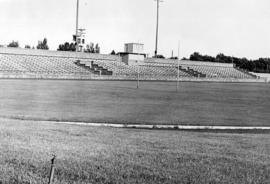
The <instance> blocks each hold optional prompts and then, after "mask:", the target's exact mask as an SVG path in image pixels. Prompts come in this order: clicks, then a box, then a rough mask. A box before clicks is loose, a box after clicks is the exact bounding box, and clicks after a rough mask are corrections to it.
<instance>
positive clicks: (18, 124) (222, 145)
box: [0, 119, 270, 184]
mask: <svg viewBox="0 0 270 184" xmlns="http://www.w3.org/2000/svg"><path fill="white" fill-rule="evenodd" d="M0 125H1V126H0V140H1V141H0V183H8V184H17V183H25V184H27V183H29V184H30V183H31V184H40V183H47V182H48V177H49V171H50V159H51V158H52V156H51V155H52V154H55V155H56V156H57V158H56V163H55V168H56V170H55V180H54V183H55V184H60V183H61V184H68V183H78V184H80V183H108V184H109V183H110V184H113V183H149V184H151V183H152V184H158V183H168V184H169V183H170V184H172V183H175V184H181V183H186V184H190V183H194V184H206V183H211V184H215V183H216V184H220V183H226V184H227V183H235V184H236V183H237V184H269V183H270V141H269V139H270V135H269V134H228V133H206V132H184V131H169V130H136V129H115V128H105V127H84V126H71V125H64V124H54V123H50V122H47V123H40V122H36V121H29V120H28V121H22V120H4V119H0Z"/></svg>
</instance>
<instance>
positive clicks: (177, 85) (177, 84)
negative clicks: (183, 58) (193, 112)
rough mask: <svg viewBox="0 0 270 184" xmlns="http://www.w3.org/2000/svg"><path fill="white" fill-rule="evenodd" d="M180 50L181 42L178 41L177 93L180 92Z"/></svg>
mask: <svg viewBox="0 0 270 184" xmlns="http://www.w3.org/2000/svg"><path fill="white" fill-rule="evenodd" d="M179 49H180V42H179V41H178V53H177V57H178V58H177V82H176V91H178V90H179V72H180V71H179V59H180V58H179Z"/></svg>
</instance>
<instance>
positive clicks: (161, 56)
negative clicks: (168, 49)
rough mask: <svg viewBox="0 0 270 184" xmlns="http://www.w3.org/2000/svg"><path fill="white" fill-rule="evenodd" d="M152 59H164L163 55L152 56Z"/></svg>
mask: <svg viewBox="0 0 270 184" xmlns="http://www.w3.org/2000/svg"><path fill="white" fill-rule="evenodd" d="M153 58H159V59H165V57H164V56H163V55H156V56H153Z"/></svg>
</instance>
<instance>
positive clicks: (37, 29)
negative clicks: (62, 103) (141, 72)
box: [0, 0, 270, 58]
mask: <svg viewBox="0 0 270 184" xmlns="http://www.w3.org/2000/svg"><path fill="white" fill-rule="evenodd" d="M80 7H81V8H80V21H79V25H80V26H79V27H80V28H85V29H86V30H87V41H88V42H94V43H97V42H98V43H99V44H100V47H101V52H102V53H109V52H111V50H112V49H114V50H116V51H123V45H124V43H127V42H141V43H144V44H145V52H146V53H149V54H151V55H152V54H154V49H155V48H154V46H155V24H156V5H155V1H153V0H80ZM75 8H76V0H0V25H1V26H0V44H8V43H9V42H10V41H12V40H15V41H17V40H18V41H19V43H20V45H21V46H22V47H24V45H25V44H29V45H35V46H36V45H37V42H38V40H42V39H43V38H44V37H46V38H47V39H48V44H49V47H50V49H52V50H55V49H57V47H58V45H59V44H60V43H63V42H65V41H72V40H71V39H72V36H71V35H72V34H74V32H75V15H76V9H75ZM178 40H179V41H180V56H181V57H188V56H189V55H190V54H191V53H193V52H194V51H198V52H200V53H202V54H208V55H216V54H218V53H224V54H226V55H233V56H238V57H248V58H258V57H270V1H269V0H164V2H163V3H162V4H161V7H160V36H159V49H158V50H159V51H158V52H159V53H160V54H163V55H165V56H167V57H168V56H170V55H171V51H172V50H174V53H175V54H177V47H178Z"/></svg>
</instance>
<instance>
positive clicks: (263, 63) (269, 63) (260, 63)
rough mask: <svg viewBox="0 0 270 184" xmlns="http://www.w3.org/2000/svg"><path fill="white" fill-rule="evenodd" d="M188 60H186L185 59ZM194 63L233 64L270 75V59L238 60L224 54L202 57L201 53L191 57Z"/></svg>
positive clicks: (195, 53)
mask: <svg viewBox="0 0 270 184" xmlns="http://www.w3.org/2000/svg"><path fill="white" fill-rule="evenodd" d="M184 59H186V58H184ZM189 59H190V60H192V61H204V62H217V63H233V64H234V65H235V66H236V67H238V68H241V69H244V70H247V71H249V72H256V73H270V58H259V59H256V60H251V59H247V58H238V57H233V56H226V55H224V54H222V53H220V54H218V55H217V56H216V57H213V56H208V55H201V54H200V53H199V52H194V53H193V54H191V55H190V57H189Z"/></svg>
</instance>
